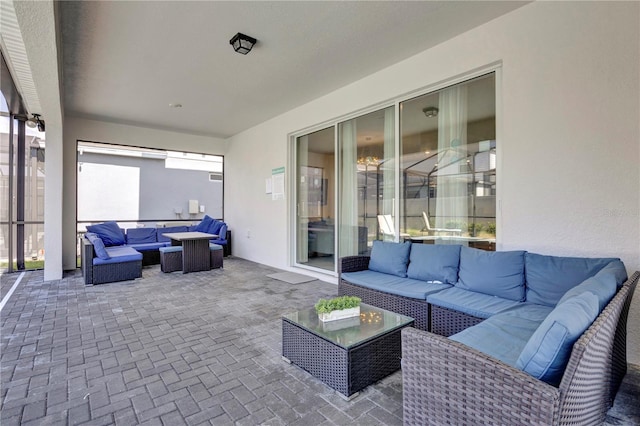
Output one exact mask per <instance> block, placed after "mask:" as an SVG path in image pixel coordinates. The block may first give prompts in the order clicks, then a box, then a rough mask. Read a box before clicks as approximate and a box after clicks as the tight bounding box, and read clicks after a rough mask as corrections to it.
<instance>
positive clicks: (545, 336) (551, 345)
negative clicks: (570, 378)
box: [516, 292, 598, 386]
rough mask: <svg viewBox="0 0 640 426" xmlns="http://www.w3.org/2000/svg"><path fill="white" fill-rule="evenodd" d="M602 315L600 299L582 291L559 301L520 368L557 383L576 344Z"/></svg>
mask: <svg viewBox="0 0 640 426" xmlns="http://www.w3.org/2000/svg"><path fill="white" fill-rule="evenodd" d="M597 316H598V298H597V297H596V296H595V295H594V294H593V293H590V292H584V293H581V294H579V295H577V296H575V297H572V298H570V299H568V300H566V301H564V302H562V303H561V304H558V306H556V307H555V308H554V309H553V311H551V313H549V315H548V316H547V318H545V320H544V321H543V322H542V324H540V326H539V327H538V329H537V330H536V331H535V332H534V333H533V335H532V336H531V338H530V339H529V341H528V342H527V344H526V346H525V347H524V349H523V350H522V353H521V354H520V357H519V358H518V360H517V361H516V368H519V369H521V370H523V371H524V372H526V373H529V374H530V375H532V376H533V377H535V378H537V379H540V380H543V381H545V382H547V383H549V384H552V385H554V386H557V385H558V384H559V383H560V380H562V375H563V374H564V370H565V368H566V366H567V363H568V362H569V358H570V357H571V350H572V349H573V344H574V343H575V342H576V340H578V338H580V336H581V335H582V333H584V332H585V330H586V329H587V328H589V326H590V325H591V323H592V322H593V321H594V320H595V319H596V317H597Z"/></svg>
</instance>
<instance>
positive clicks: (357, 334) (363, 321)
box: [282, 304, 414, 400]
mask: <svg viewBox="0 0 640 426" xmlns="http://www.w3.org/2000/svg"><path fill="white" fill-rule="evenodd" d="M360 310H361V314H360V318H357V317H356V318H355V323H354V322H353V320H352V319H345V320H338V321H332V322H331V323H321V322H320V321H319V320H318V315H317V314H316V312H315V309H313V308H311V309H307V310H303V311H298V312H294V313H292V314H288V315H285V316H283V317H282V357H283V359H284V360H285V361H287V362H289V363H293V364H295V365H297V366H299V367H300V368H302V369H303V370H305V371H307V372H309V373H310V374H311V375H312V376H314V377H316V378H318V379H320V380H321V381H322V382H324V383H326V384H327V385H329V386H330V387H331V388H333V389H335V390H336V391H337V392H338V393H339V394H340V396H342V397H343V398H345V399H347V400H349V399H351V398H354V397H355V396H357V394H358V392H359V391H361V390H362V389H364V388H365V387H367V386H369V385H371V384H373V383H375V382H377V381H379V380H381V379H382V378H384V377H386V376H388V375H389V374H391V373H393V372H394V371H396V370H398V369H400V358H401V350H402V347H401V346H402V345H401V334H400V332H401V330H402V328H404V327H407V326H410V325H413V323H414V321H413V318H409V317H406V316H404V315H400V314H396V313H393V312H389V311H385V310H384V309H380V308H376V307H373V306H369V305H365V304H361V305H360ZM372 319H373V320H372ZM370 320H372V321H370ZM341 323H342V324H344V325H345V327H344V328H340V324H341Z"/></svg>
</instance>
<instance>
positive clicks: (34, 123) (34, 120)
mask: <svg viewBox="0 0 640 426" xmlns="http://www.w3.org/2000/svg"><path fill="white" fill-rule="evenodd" d="M25 124H26V125H27V126H28V127H31V128H32V129H33V128H35V127H38V131H39V132H44V120H41V119H40V114H33V117H31V118H30V119H28V120H27V121H25Z"/></svg>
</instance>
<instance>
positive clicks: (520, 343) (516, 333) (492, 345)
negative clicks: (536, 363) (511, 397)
mask: <svg viewBox="0 0 640 426" xmlns="http://www.w3.org/2000/svg"><path fill="white" fill-rule="evenodd" d="M549 312H551V308H550V307H548V306H542V305H531V304H527V303H524V304H521V305H520V306H516V307H513V308H510V309H507V310H506V311H503V312H500V313H498V314H495V315H493V316H491V317H489V318H487V319H486V320H484V321H482V322H481V323H480V324H477V325H474V326H472V327H469V328H467V329H465V330H463V331H461V332H460V333H457V334H454V335H453V336H451V337H449V338H450V339H451V340H455V341H456V342H460V343H464V344H465V345H467V346H470V347H472V348H474V349H477V350H479V351H480V352H483V353H485V354H487V355H490V356H492V357H494V358H496V359H499V360H500V361H502V362H504V363H507V364H509V365H510V366H512V367H515V365H516V362H517V360H518V357H519V356H520V353H522V349H524V347H525V346H526V344H527V342H528V341H529V339H530V338H531V336H532V335H533V333H534V332H535V331H536V330H537V328H538V327H539V326H540V324H541V323H542V321H544V319H545V317H546V316H547V315H548V314H549Z"/></svg>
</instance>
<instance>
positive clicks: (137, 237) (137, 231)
mask: <svg viewBox="0 0 640 426" xmlns="http://www.w3.org/2000/svg"><path fill="white" fill-rule="evenodd" d="M157 242H158V232H157V230H156V228H129V229H127V244H129V245H131V244H145V243H157Z"/></svg>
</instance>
